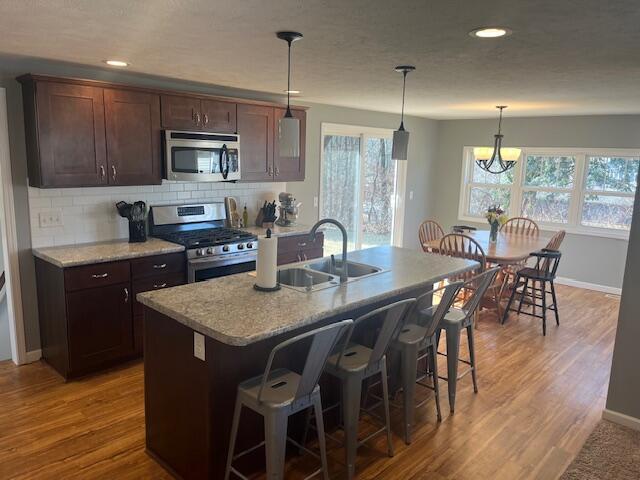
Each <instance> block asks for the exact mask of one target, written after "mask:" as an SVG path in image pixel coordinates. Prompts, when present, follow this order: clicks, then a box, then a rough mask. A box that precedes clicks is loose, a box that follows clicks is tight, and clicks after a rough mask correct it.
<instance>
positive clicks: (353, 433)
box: [325, 298, 416, 479]
mask: <svg viewBox="0 0 640 480" xmlns="http://www.w3.org/2000/svg"><path fill="white" fill-rule="evenodd" d="M415 301H416V300H415V298H411V299H407V300H401V301H399V302H395V303H392V304H390V305H386V306H384V307H381V308H378V309H376V310H373V311H372V312H369V313H367V314H366V315H363V316H361V317H359V318H358V319H356V321H355V322H354V324H353V327H352V330H355V329H356V328H359V327H363V326H364V325H365V324H368V323H369V321H371V320H375V319H379V318H382V323H381V324H380V327H379V329H377V330H376V331H374V332H373V334H374V337H375V338H374V339H373V341H372V343H373V348H368V347H366V346H364V345H360V344H358V343H354V342H352V341H351V338H346V337H345V339H346V341H345V342H344V344H343V345H342V346H341V347H340V346H339V347H338V348H337V349H336V350H335V351H334V354H333V355H331V356H330V357H329V359H328V360H327V365H326V367H325V372H326V373H328V374H330V375H332V376H334V377H336V378H337V379H339V380H340V382H341V385H342V402H341V404H335V405H332V406H330V407H328V408H326V409H325V411H327V410H330V409H332V408H335V407H337V406H338V405H341V406H342V420H343V424H344V433H345V442H344V443H345V457H346V463H347V475H348V478H349V479H352V478H354V476H355V466H356V451H357V449H358V447H359V446H361V445H362V444H364V443H365V442H367V441H368V440H370V439H371V438H373V437H374V436H376V435H378V434H380V433H382V432H385V431H386V433H387V453H388V455H389V456H390V457H392V456H393V443H392V441H391V418H390V415H389V387H388V383H387V357H386V353H387V350H388V349H389V345H390V344H391V342H392V341H393V340H394V339H395V338H396V337H397V335H398V334H399V332H400V328H401V326H402V325H403V323H404V320H405V318H406V315H407V313H408V312H409V311H410V310H411V308H412V307H413V305H414V303H415ZM375 375H380V381H381V383H382V402H381V403H382V406H383V408H384V417H385V418H384V427H382V428H380V429H379V430H377V431H375V432H373V433H372V434H371V435H368V436H367V437H366V438H364V439H363V440H358V421H359V419H360V410H361V395H362V383H363V382H364V381H365V380H367V379H369V378H371V377H373V376H375ZM368 413H370V414H371V412H368ZM372 416H374V417H375V415H372Z"/></svg>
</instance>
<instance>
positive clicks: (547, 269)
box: [531, 248, 562, 279]
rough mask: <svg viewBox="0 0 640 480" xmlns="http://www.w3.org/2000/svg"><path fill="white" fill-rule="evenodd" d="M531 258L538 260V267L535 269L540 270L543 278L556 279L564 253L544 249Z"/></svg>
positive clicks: (533, 254)
mask: <svg viewBox="0 0 640 480" xmlns="http://www.w3.org/2000/svg"><path fill="white" fill-rule="evenodd" d="M531 256H532V257H534V258H535V259H536V265H535V267H533V268H535V269H536V270H538V272H539V274H540V275H541V276H543V277H546V278H551V279H555V278H556V272H557V271H558V265H559V264H560V258H561V257H562V253H560V252H559V251H558V250H550V249H548V248H543V249H542V250H541V251H539V252H533V253H531Z"/></svg>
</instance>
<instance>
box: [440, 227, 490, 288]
mask: <svg viewBox="0 0 640 480" xmlns="http://www.w3.org/2000/svg"><path fill="white" fill-rule="evenodd" d="M438 253H440V255H447V256H449V257H458V258H466V259H469V260H475V261H476V262H480V266H479V267H478V268H477V269H475V270H471V271H468V272H465V273H462V274H459V275H456V276H455V277H452V279H454V280H462V281H467V280H469V279H470V278H472V277H473V276H474V275H477V274H478V273H480V272H484V270H485V268H486V266H487V256H486V255H485V253H484V250H483V249H482V246H480V244H479V243H478V242H477V241H476V240H475V239H474V238H471V237H470V236H468V235H463V234H461V233H449V234H447V235H445V236H444V237H442V239H441V240H440V246H439V247H438Z"/></svg>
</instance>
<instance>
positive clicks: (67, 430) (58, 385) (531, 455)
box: [0, 286, 619, 480]
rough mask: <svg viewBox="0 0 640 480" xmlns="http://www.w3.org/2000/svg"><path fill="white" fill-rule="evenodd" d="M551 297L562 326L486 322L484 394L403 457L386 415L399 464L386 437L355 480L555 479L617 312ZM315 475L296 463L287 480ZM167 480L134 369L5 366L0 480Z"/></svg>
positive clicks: (423, 431)
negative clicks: (66, 373)
mask: <svg viewBox="0 0 640 480" xmlns="http://www.w3.org/2000/svg"><path fill="white" fill-rule="evenodd" d="M558 290H559V292H558V296H559V304H560V316H561V318H560V320H561V326H560V327H559V328H556V326H555V324H554V323H553V321H551V322H549V324H550V326H549V329H548V333H547V336H546V337H543V336H542V333H541V326H540V323H539V320H537V319H534V318H531V317H526V316H522V317H521V318H517V317H516V316H515V315H512V316H511V320H510V321H509V322H508V323H507V324H506V325H504V326H501V325H499V324H498V323H497V322H496V320H495V315H494V314H491V313H489V312H487V313H486V314H483V315H482V317H481V321H480V326H479V329H478V330H476V332H477V344H478V346H477V350H478V353H477V355H478V374H479V388H480V391H479V393H478V394H477V395H474V394H473V390H472V389H471V378H470V377H469V376H467V377H465V378H464V379H462V380H461V384H460V386H459V388H458V399H457V403H456V413H455V415H453V416H450V415H449V414H448V403H447V393H446V387H444V388H443V389H442V390H443V391H442V393H441V395H442V404H443V408H444V410H443V411H444V412H445V414H444V418H443V421H442V422H441V423H438V422H436V416H435V408H434V405H433V402H432V401H431V402H429V403H428V404H427V405H425V406H424V407H422V408H421V409H419V410H418V416H417V420H418V424H419V427H418V428H417V430H416V432H415V434H414V441H413V444H412V445H411V446H408V447H407V446H406V445H405V444H404V442H403V441H402V440H401V438H400V436H399V435H400V433H401V417H400V412H399V411H397V412H393V417H394V429H395V431H396V434H397V435H396V436H395V449H396V454H395V456H394V457H393V458H388V457H387V456H386V454H385V447H384V443H385V442H384V438H383V437H379V438H378V439H375V440H372V442H371V443H370V444H369V445H367V446H365V447H362V448H361V449H360V450H359V452H358V453H359V455H358V467H357V473H358V478H361V479H411V480H418V479H429V480H442V479H458V480H465V479H474V480H477V479H491V480H499V479H508V480H514V479H545V480H547V479H554V478H557V477H558V476H559V475H560V474H561V473H562V472H563V471H564V469H565V467H566V466H567V465H568V464H569V463H570V462H571V460H572V459H573V457H574V456H575V455H576V454H577V452H578V451H579V450H580V447H581V446H582V444H583V443H584V441H585V440H586V438H587V436H588V435H589V433H590V432H591V430H592V429H593V427H594V426H595V425H596V423H597V422H598V420H599V419H600V416H601V413H602V409H603V408H604V403H605V398H606V393H607V385H608V379H609V370H610V365H611V353H612V349H613V341H614V336H615V326H616V319H617V312H618V303H619V302H618V300H617V298H616V297H611V296H607V295H605V294H603V293H599V292H593V291H588V290H581V289H575V288H570V287H561V286H559V287H558ZM464 343H466V341H465V338H464V337H463V344H464ZM464 352H465V353H466V350H464ZM441 362H442V364H441V365H442V366H441V371H446V369H445V368H444V366H445V365H444V359H441ZM443 384H444V382H443ZM424 395H432V393H431V392H425V393H424ZM229 414H231V412H229ZM328 446H329V447H330V448H331V451H330V464H331V470H332V477H333V478H343V475H342V473H343V472H344V467H343V465H342V462H343V453H342V450H341V449H340V448H338V447H337V446H334V445H333V444H332V442H331V441H328ZM313 467H315V463H314V462H312V461H309V460H307V459H306V458H305V457H294V458H293V459H292V460H290V461H289V462H288V467H287V468H288V472H287V474H288V476H287V478H300V477H301V476H302V475H303V473H305V472H308V471H309V470H310V469H311V470H312V469H313ZM165 478H171V477H170V476H169V475H168V474H167V473H166V472H165V471H164V470H163V469H162V467H160V466H159V465H158V464H157V463H156V462H154V461H153V460H152V459H151V458H150V457H149V456H147V454H146V453H145V452H144V402H143V365H142V363H141V362H137V363H134V364H129V365H126V366H124V367H121V368H118V369H115V370H112V371H110V372H107V373H104V374H100V375H95V376H92V377H89V378H86V379H82V380H79V381H74V382H70V383H67V384H65V383H63V381H62V380H61V378H60V377H59V376H57V374H55V373H54V372H53V371H52V370H51V369H50V368H49V367H48V366H47V365H46V364H44V363H42V362H38V363H34V364H31V365H26V366H23V367H16V366H15V365H13V364H12V363H11V362H2V363H0V479H29V480H36V479H120V480H126V479H165Z"/></svg>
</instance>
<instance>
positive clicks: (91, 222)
mask: <svg viewBox="0 0 640 480" xmlns="http://www.w3.org/2000/svg"><path fill="white" fill-rule="evenodd" d="M284 189H285V184H284V183H242V184H240V183H238V184H234V183H183V182H166V181H165V182H164V184H163V185H157V186H141V187H93V188H53V189H39V188H32V187H29V217H30V224H31V242H32V245H33V247H47V246H54V245H68V244H74V243H86V242H97V241H104V240H112V239H117V238H127V237H128V235H129V230H128V221H127V220H126V219H124V218H122V217H120V216H119V215H118V213H117V211H116V208H115V204H116V202H119V201H121V200H123V201H126V202H130V203H131V202H135V201H137V200H142V201H144V202H146V203H147V206H151V205H166V204H175V203H181V204H184V203H194V202H195V203H201V202H222V201H223V200H224V197H225V196H233V197H236V199H237V200H238V205H239V207H240V208H242V207H244V205H245V204H246V205H247V210H248V211H249V220H250V221H252V220H253V219H255V216H256V213H257V211H258V205H260V206H262V203H263V202H264V200H269V201H272V200H277V198H278V193H279V192H280V191H282V190H284ZM51 211H56V212H60V213H62V221H63V225H62V226H56V227H41V226H40V224H39V215H40V214H41V213H47V212H51Z"/></svg>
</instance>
